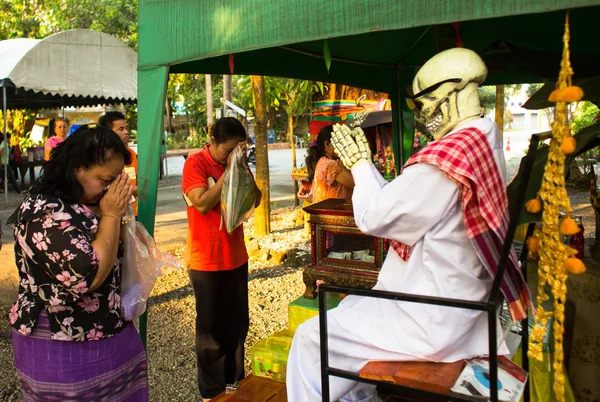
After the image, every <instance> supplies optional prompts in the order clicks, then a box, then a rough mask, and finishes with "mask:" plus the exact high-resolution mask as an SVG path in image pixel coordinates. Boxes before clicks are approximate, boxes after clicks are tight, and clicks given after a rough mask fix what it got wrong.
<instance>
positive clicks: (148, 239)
mask: <svg viewBox="0 0 600 402" xmlns="http://www.w3.org/2000/svg"><path fill="white" fill-rule="evenodd" d="M127 208H128V209H127V215H126V218H127V223H126V224H125V240H124V245H123V247H124V250H123V267H122V270H121V315H122V316H123V319H124V320H126V321H132V320H134V319H136V318H137V317H139V316H140V315H142V314H143V313H144V311H146V302H147V301H148V297H149V296H150V292H152V288H153V287H154V283H155V282H156V279H157V278H158V277H159V276H160V275H162V267H163V266H165V265H170V266H172V267H175V268H181V265H180V264H179V262H178V261H177V259H176V258H175V257H174V256H172V255H171V254H168V253H163V252H162V251H160V250H159V249H158V248H157V247H156V243H155V242H154V239H153V238H152V236H150V234H149V233H148V231H147V230H146V228H145V227H144V225H142V224H141V223H139V222H137V221H136V220H135V219H134V218H133V209H132V207H131V205H130V206H129V207H127Z"/></svg>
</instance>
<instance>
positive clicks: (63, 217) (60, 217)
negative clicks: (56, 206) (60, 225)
mask: <svg viewBox="0 0 600 402" xmlns="http://www.w3.org/2000/svg"><path fill="white" fill-rule="evenodd" d="M71 218H72V216H71V215H70V214H68V213H66V212H54V213H53V214H52V219H54V220H55V221H68V220H69V219H71Z"/></svg>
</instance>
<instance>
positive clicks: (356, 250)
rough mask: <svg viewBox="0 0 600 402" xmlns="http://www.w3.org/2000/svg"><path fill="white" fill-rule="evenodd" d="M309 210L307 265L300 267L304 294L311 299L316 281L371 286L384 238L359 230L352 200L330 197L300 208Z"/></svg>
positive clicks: (382, 255) (380, 263) (382, 249)
mask: <svg viewBox="0 0 600 402" xmlns="http://www.w3.org/2000/svg"><path fill="white" fill-rule="evenodd" d="M304 211H306V212H307V213H309V214H310V220H309V223H310V228H311V230H310V238H311V246H310V247H311V255H312V261H311V265H310V266H309V267H307V268H306V269H305V270H304V275H303V280H304V284H305V285H306V292H305V293H304V297H306V298H309V299H314V298H315V297H316V295H317V293H316V290H317V281H323V282H325V283H327V284H336V285H341V286H351V287H362V288H368V289H370V288H372V287H373V286H374V285H375V283H376V281H377V275H378V274H379V270H380V269H381V265H382V264H383V259H384V239H381V238H378V237H374V236H370V235H366V234H364V233H362V232H361V231H360V230H359V229H358V227H357V226H356V224H355V222H354V213H353V211H352V201H349V200H342V199H336V198H331V199H328V200H325V201H322V202H319V203H316V204H313V205H310V206H308V207H306V208H304Z"/></svg>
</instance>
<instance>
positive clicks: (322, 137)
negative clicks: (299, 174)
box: [306, 126, 333, 183]
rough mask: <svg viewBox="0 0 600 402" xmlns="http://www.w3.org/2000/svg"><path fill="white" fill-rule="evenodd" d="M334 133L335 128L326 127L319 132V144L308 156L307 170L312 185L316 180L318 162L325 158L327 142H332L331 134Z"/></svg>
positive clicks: (310, 150) (311, 149)
mask: <svg viewBox="0 0 600 402" xmlns="http://www.w3.org/2000/svg"><path fill="white" fill-rule="evenodd" d="M332 132H333V126H325V127H323V128H322V129H321V130H319V134H318V135H317V144H316V145H315V146H310V148H308V152H307V154H306V168H307V169H308V181H309V182H311V183H312V181H313V179H314V178H315V168H316V167H317V162H319V159H321V158H322V157H323V156H325V142H331V133H332Z"/></svg>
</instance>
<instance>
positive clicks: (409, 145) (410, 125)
mask: <svg viewBox="0 0 600 402" xmlns="http://www.w3.org/2000/svg"><path fill="white" fill-rule="evenodd" d="M407 78H408V77H406V72H405V73H404V74H403V75H401V71H400V69H398V73H397V76H396V85H395V87H394V91H393V92H392V94H391V96H392V129H393V132H394V143H393V146H394V155H396V172H397V173H398V174H400V169H401V167H402V166H404V164H405V163H406V161H407V160H408V158H410V157H411V155H412V154H413V141H414V138H415V129H414V124H415V120H414V116H413V113H412V111H411V110H410V108H409V107H408V104H407V103H406V99H405V97H406V96H407V95H406V93H405V92H404V91H403V90H402V86H401V82H402V79H407Z"/></svg>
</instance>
